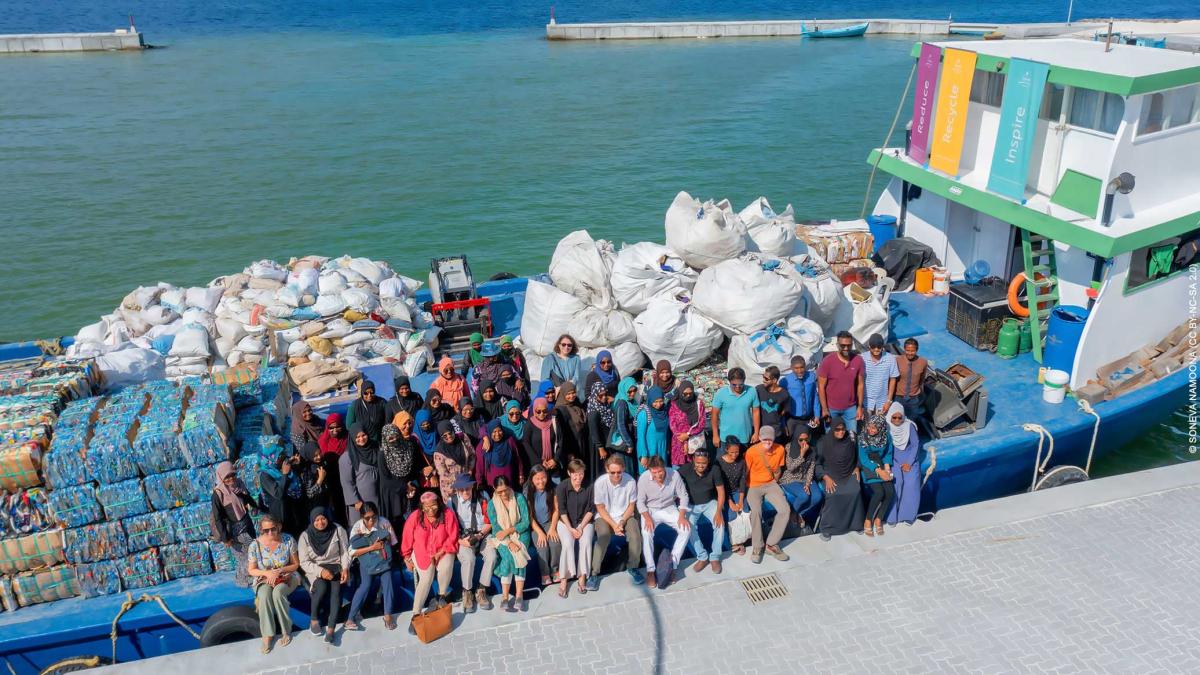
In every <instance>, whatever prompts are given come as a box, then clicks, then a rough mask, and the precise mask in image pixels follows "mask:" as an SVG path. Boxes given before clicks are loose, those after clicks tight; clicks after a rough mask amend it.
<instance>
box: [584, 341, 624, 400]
mask: <svg viewBox="0 0 1200 675" xmlns="http://www.w3.org/2000/svg"><path fill="white" fill-rule="evenodd" d="M620 381H621V373H619V372H617V366H616V364H615V363H614V362H613V357H612V352H610V351H608V350H607V349H602V350H600V351H599V352H598V353H597V354H596V362H595V363H594V364H592V370H591V372H589V373H588V375H587V379H586V380H585V381H584V385H583V387H584V389H585V390H586V391H591V390H592V385H593V384H595V383H597V382H599V383H600V384H603V385H604V388H605V389H608V395H609V396H616V395H617V383H618V382H620Z"/></svg>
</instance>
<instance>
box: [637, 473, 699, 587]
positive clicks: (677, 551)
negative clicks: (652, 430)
mask: <svg viewBox="0 0 1200 675" xmlns="http://www.w3.org/2000/svg"><path fill="white" fill-rule="evenodd" d="M646 468H647V469H649V470H648V471H646V473H643V474H642V475H641V477H640V478H638V485H637V505H638V512H640V513H641V514H642V530H643V531H642V556H643V557H644V558H645V560H646V577H647V583H648V584H649V586H650V588H655V587H657V586H658V580H657V579H656V578H655V575H654V570H655V569H656V567H657V565H656V564H655V561H654V528H655V526H657V525H670V526H671V528H672V529H674V530H675V543H674V545H672V546H671V563H672V565H673V566H678V565H679V560H680V559H681V558H682V557H683V549H684V547H685V546H687V542H688V538H687V531H688V529H690V528H691V523H690V522H688V506H689V504H688V494H687V487H686V486H685V485H684V484H683V479H681V478H680V477H679V474H678V473H676V472H675V470H674V469H668V468H667V467H666V465H665V464H664V463H663V461H662V458H661V457H658V456H657V455H656V456H654V457H651V458H650V461H649V463H648V465H647V467H646ZM672 578H673V577H672Z"/></svg>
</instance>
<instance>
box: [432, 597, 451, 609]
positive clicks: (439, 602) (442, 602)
mask: <svg viewBox="0 0 1200 675" xmlns="http://www.w3.org/2000/svg"><path fill="white" fill-rule="evenodd" d="M447 604H449V603H447V602H446V596H444V595H435V596H434V597H433V602H431V603H429V611H431V612H432V611H433V610H435V609H441V608H443V607H445V606H446V605H447Z"/></svg>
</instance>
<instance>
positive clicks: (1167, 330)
mask: <svg viewBox="0 0 1200 675" xmlns="http://www.w3.org/2000/svg"><path fill="white" fill-rule="evenodd" d="M912 55H913V57H914V58H915V59H917V60H918V65H919V66H921V67H920V68H919V70H920V72H921V76H920V77H917V78H916V95H915V97H914V99H915V100H914V106H913V116H914V123H913V125H912V129H911V131H910V133H909V134H907V136H908V137H907V138H906V140H905V144H904V145H903V146H887V147H880V148H876V149H874V150H871V151H870V152H869V155H868V161H869V163H870V164H871V165H872V167H873V171H878V172H882V173H883V174H885V175H888V176H890V178H889V181H888V184H887V186H886V188H885V189H884V191H883V193H882V195H881V196H880V197H879V199H878V201H877V202H876V204H875V207H874V209H873V214H875V216H877V217H885V218H886V217H890V218H892V219H894V221H895V225H896V228H897V232H896V234H897V235H898V236H899V237H901V238H908V239H911V240H914V241H916V242H919V243H922V244H924V245H926V246H929V247H931V249H932V250H933V251H934V253H935V254H936V256H937V257H938V258H939V259H940V262H941V264H942V266H943V267H944V268H945V271H946V273H947V274H948V276H949V290H950V292H949V294H946V295H926V294H922V293H918V292H915V291H911V290H910V291H905V290H904V289H899V290H897V292H894V293H892V294H891V296H890V300H889V302H888V314H889V318H890V331H889V333H890V334H889V340H890V342H891V343H892V344H893V345H897V344H899V343H901V342H903V341H904V340H906V339H908V338H914V339H917V340H919V341H920V345H921V346H920V350H921V354H922V355H924V356H926V357H927V358H929V359H930V361H931V362H932V364H933V365H934V366H936V367H937V368H938V370H939V371H941V372H944V373H946V374H947V376H948V377H951V378H958V377H961V379H956V380H954V381H953V382H951V383H949V384H948V385H947V386H949V387H951V388H954V387H958V386H961V390H962V391H963V392H965V391H967V390H968V389H969V390H970V391H972V392H974V394H975V397H974V399H973V400H974V401H975V402H976V405H977V407H976V408H975V409H974V410H973V411H972V413H971V414H970V415H969V416H968V417H965V418H961V420H965V421H964V423H963V424H962V425H961V426H958V427H954V428H952V429H943V430H936V429H934V430H929V429H926V430H924V431H925V433H924V434H923V436H926V437H927V440H925V445H924V450H923V452H922V455H921V458H920V464H921V471H922V474H923V475H924V476H925V480H924V483H923V488H922V493H921V510H922V511H923V512H926V513H929V514H934V513H936V511H938V510H939V509H942V508H947V507H951V506H957V505H962V504H968V503H973V502H979V501H983V500H987V499H993V498H997V497H1002V496H1008V495H1012V494H1017V493H1020V492H1025V491H1031V490H1036V489H1045V488H1048V487H1052V486H1054V485H1057V484H1061V483H1063V482H1070V481H1074V480H1085V479H1087V477H1088V474H1089V473H1090V471H1091V465H1092V464H1093V462H1094V460H1095V459H1096V458H1097V457H1101V456H1103V455H1104V454H1105V453H1107V452H1110V451H1112V450H1113V449H1115V448H1118V447H1120V446H1122V445H1124V444H1126V443H1128V442H1130V441H1131V440H1133V439H1134V438H1136V437H1137V436H1139V435H1140V434H1142V433H1144V432H1145V431H1146V430H1148V429H1150V428H1151V427H1153V426H1154V425H1155V424H1157V423H1158V422H1159V421H1160V420H1162V419H1163V418H1165V417H1166V416H1167V415H1169V414H1170V413H1171V412H1172V411H1174V410H1176V409H1178V408H1179V407H1180V406H1182V405H1184V404H1185V402H1186V401H1187V389H1188V375H1187V369H1186V364H1182V365H1181V362H1176V363H1174V365H1172V364H1171V363H1167V362H1166V361H1164V359H1169V358H1170V357H1171V355H1172V354H1173V353H1178V354H1179V357H1180V358H1182V357H1183V352H1182V349H1183V348H1185V346H1186V342H1187V340H1186V339H1185V337H1184V334H1183V333H1180V332H1179V331H1180V328H1181V327H1182V326H1181V323H1182V322H1183V321H1184V319H1185V318H1186V317H1185V312H1184V310H1183V309H1182V304H1181V303H1182V302H1186V300H1181V299H1183V298H1186V297H1187V293H1188V288H1187V284H1188V283H1189V281H1190V280H1189V278H1188V271H1187V266H1186V261H1183V262H1175V259H1174V258H1173V257H1171V256H1164V255H1163V253H1162V252H1163V251H1164V250H1166V249H1167V248H1170V249H1171V250H1172V251H1173V252H1181V250H1182V249H1183V248H1184V247H1183V246H1182V245H1181V244H1183V243H1184V242H1190V241H1196V239H1197V238H1200V192H1198V191H1197V189H1196V187H1195V185H1197V178H1198V177H1200V176H1197V173H1200V169H1197V168H1196V166H1194V163H1192V162H1190V161H1189V159H1190V157H1192V156H1194V155H1195V154H1196V151H1197V150H1200V125H1197V124H1194V123H1192V122H1191V121H1190V119H1189V120H1187V121H1184V120H1183V119H1182V118H1181V119H1179V120H1175V119H1173V118H1171V117H1170V116H1169V115H1168V114H1167V113H1165V112H1164V111H1171V110H1174V109H1176V108H1177V107H1181V106H1179V105H1177V104H1178V103H1179V102H1178V101H1175V100H1174V97H1175V96H1181V95H1184V94H1190V95H1192V96H1196V95H1197V93H1198V92H1200V72H1197V71H1196V70H1195V69H1194V64H1193V62H1192V60H1191V57H1190V56H1189V55H1187V54H1181V53H1175V52H1170V51H1168V50H1161V49H1150V48H1143V47H1136V46H1128V45H1116V46H1114V47H1112V53H1111V54H1110V53H1106V52H1105V50H1104V45H1102V44H1098V43H1093V42H1087V41H1078V40H1037V41H1026V40H1006V41H1000V42H992V41H955V42H945V43H929V44H918V45H916V46H915V47H914V49H913V53H912ZM1031 64H1033V65H1031ZM941 69H946V70H945V72H940V71H941ZM1018 73H1019V77H1020V79H1019V80H1018V79H1016V77H1014V79H1013V80H1012V81H1011V83H1010V82H1009V81H1008V79H1007V77H1008V76H1013V75H1015V74H1018ZM1043 79H1044V85H1043V84H1039V82H1040V81H1041V80H1043ZM939 81H940V82H941V84H942V87H943V88H946V87H952V88H953V89H947V90H946V94H947V96H945V97H942V100H941V102H939V101H938V100H937V99H938V97H937V94H938V83H939ZM972 82H977V83H978V85H979V86H978V89H975V88H973V86H972ZM1018 82H1026V83H1031V85H1032V90H1033V91H1036V92H1040V93H1041V95H1040V96H1039V98H1038V101H1039V102H1038V104H1037V105H1034V104H1033V101H1032V100H1027V101H1026V103H1027V104H1028V105H1026V106H1024V109H1025V110H1040V111H1041V113H1040V114H1039V115H1038V116H1037V119H1031V118H1030V117H1028V116H1026V117H1021V116H1014V115H1012V114H1006V113H1004V112H1003V109H1004V105H1003V104H1004V101H1005V99H1006V98H1007V97H1009V96H1014V97H1016V96H1020V95H1021V94H1014V93H1012V92H1013V91H1019V90H1017V89H1010V84H1012V83H1018ZM947 83H949V84H947ZM1013 86H1015V85H1013ZM968 91H974V92H976V93H974V94H972V95H971V96H970V100H964V99H963V98H962V96H965V94H966V92H968ZM954 92H958V99H957V100H952V98H953V97H952V96H950V95H951V94H954ZM1024 95H1032V92H1026V93H1025V94H1024ZM905 96H907V92H906V94H905ZM1043 101H1044V103H1043ZM1013 102H1014V101H1010V103H1013ZM1022 120H1023V121H1022ZM1021 125H1028V126H1021ZM935 127H936V128H937V129H938V130H939V134H940V135H941V138H939V141H938V143H936V144H934V145H932V146H931V145H929V142H928V138H929V136H930V134H929V132H930V130H931V129H933V128H935ZM997 129H999V130H1000V131H999V133H1001V134H1004V133H1007V134H1008V135H1007V136H1005V137H1004V139H1005V141H1006V142H1005V143H1002V144H1000V145H999V147H1000V152H997V151H996V148H997V134H998V132H997ZM1014 129H1019V130H1022V133H1019V134H1016V135H1014V133H1013V130H1014ZM947 136H948V138H947ZM1014 143H1015V147H1014ZM1010 151H1012V152H1013V153H1014V154H1013V155H1012V157H1013V161H1014V162H1016V163H1018V164H1022V163H1023V164H1024V166H1022V167H1021V168H1022V169H1024V170H1023V171H1022V170H1018V171H1017V172H1016V173H1015V174H1013V175H1015V176H1016V177H1017V181H1016V184H1015V188H1014V186H1013V185H1011V184H1010V185H1007V186H1005V184H1003V183H1002V182H997V181H995V180H993V174H996V175H1000V171H998V170H993V169H994V167H993V165H996V167H999V163H1000V162H1006V161H1007V160H1008V159H1009V152H1010ZM996 157H999V158H1000V159H999V162H997V160H996V159H995V158H996ZM1021 160H1023V162H1022V161H1021ZM1014 195H1015V196H1014ZM977 263H981V264H979V265H977ZM1151 264H1153V266H1154V267H1153V269H1151ZM1163 265H1165V267H1164V266H1163ZM983 266H986V267H987V268H990V270H992V271H993V272H995V273H997V274H999V275H1000V276H1001V277H1002V279H1001V283H1002V285H1003V284H1008V280H1009V279H1010V278H1011V277H1016V276H1017V275H1018V274H1022V275H1024V277H1025V278H1026V281H1024V282H1018V283H1015V284H1009V288H1010V289H1012V288H1013V287H1016V288H1017V290H1018V291H1020V290H1021V288H1022V287H1023V288H1024V291H1025V293H1026V297H1036V299H1037V300H1038V301H1037V302H1035V303H1034V306H1033V307H1032V308H1028V309H1029V311H1031V312H1032V313H1033V314H1034V318H1035V319H1036V320H1034V321H1031V322H1030V323H1029V331H1030V348H1029V350H1028V351H1027V352H1024V353H1016V354H1013V355H1012V358H1001V357H1000V356H998V355H997V354H996V353H993V351H992V348H989V347H988V346H987V345H984V344H981V343H980V342H979V341H978V340H977V339H974V338H972V337H970V336H975V337H977V336H978V335H979V331H978V330H977V328H978V326H974V327H972V330H970V331H967V332H968V333H969V334H970V336H968V337H966V338H964V337H963V335H964V331H963V330H962V328H963V321H964V320H969V319H970V318H971V317H966V318H964V316H963V315H962V311H961V310H962V309H963V306H962V305H961V304H960V303H961V299H962V297H963V296H961V295H958V294H957V292H958V291H962V290H963V289H966V288H967V287H968V286H973V285H976V284H969V283H968V281H967V278H968V277H970V276H972V274H973V273H976V272H977V270H978V269H980V268H981V267H983ZM974 281H975V282H977V283H978V282H979V280H978V279H974ZM529 284H530V279H529V278H512V279H505V280H499V281H489V282H484V283H481V284H479V285H478V287H477V289H476V291H477V294H478V296H479V297H480V298H481V299H486V300H487V301H488V304H489V306H490V321H491V324H492V329H493V335H498V334H513V333H516V332H518V331H519V330H520V327H521V319H522V316H523V312H524V307H525V299H526V289H527V287H528V285H529ZM1010 295H1013V296H1015V297H1012V298H1009V299H1008V300H1007V301H1002V302H1001V303H1000V305H1001V306H1002V311H1003V312H1008V311H1011V309H1003V306H1004V305H1005V302H1008V303H1009V304H1015V305H1017V306H1019V305H1020V302H1021V300H1020V298H1019V293H1015V294H1010ZM416 299H417V301H418V302H420V303H425V302H432V301H434V300H435V298H434V297H433V296H432V295H431V294H430V293H429V291H427V290H422V291H419V292H418V293H417V298H416ZM1026 304H1027V305H1028V303H1026ZM1068 307H1073V308H1077V309H1080V310H1082V312H1083V316H1084V317H1085V318H1084V324H1083V326H1082V329H1081V330H1080V331H1079V332H1078V335H1077V341H1075V342H1071V341H1067V340H1063V339H1062V336H1061V335H1060V334H1059V333H1056V332H1055V328H1054V327H1053V326H1052V325H1051V318H1052V317H1051V316H1050V315H1052V313H1053V310H1055V309H1059V308H1068ZM975 318H977V319H978V318H980V317H975ZM70 344H71V338H63V339H62V340H61V341H58V342H55V343H43V342H37V343H35V342H29V343H20V344H10V345H2V346H0V361H13V360H20V359H29V358H37V357H39V356H41V355H43V353H48V352H53V351H56V350H57V348H59V347H69V346H70ZM1160 352H1161V353H1160ZM1055 359H1057V361H1055ZM1049 366H1056V367H1055V368H1053V370H1058V367H1059V366H1061V367H1064V368H1065V369H1066V371H1065V372H1066V373H1067V374H1066V378H1067V386H1069V388H1070V389H1071V390H1072V391H1073V392H1074V394H1075V396H1076V397H1078V398H1077V399H1068V400H1067V401H1065V402H1062V403H1053V402H1049V401H1047V400H1044V393H1045V392H1046V389H1047V388H1046V386H1045V385H1044V384H1043V383H1042V382H1040V381H1039V379H1040V378H1039V373H1040V372H1042V371H1043V369H1045V368H1047V367H1049ZM382 367H383V368H384V369H385V372H383V373H379V374H380V375H383V377H376V376H374V374H375V373H374V371H371V370H368V369H364V371H363V372H364V374H365V375H367V376H371V377H372V379H373V381H375V382H376V383H377V386H378V387H379V390H378V391H377V393H378V395H380V396H384V397H387V396H390V395H391V382H390V378H387V377H386V373H388V372H390V366H387V365H385V366H382ZM372 368H374V367H372ZM1045 377H1046V381H1047V382H1049V381H1050V378H1051V376H1050V375H1049V374H1046V376H1045ZM432 379H433V374H432V373H427V374H425V375H423V376H422V377H420V378H416V379H414V382H413V386H414V389H416V390H418V391H422V390H424V389H426V388H427V387H428V386H429V384H430V382H431V381H432ZM1098 387H1099V392H1098V393H1099V395H1098V396H1096V395H1094V394H1096V393H1097V388H1098ZM982 391H986V397H982V400H981V397H979V396H978V394H979V393H980V392H982ZM348 400H349V399H348V398H345V397H343V398H340V399H338V398H336V397H335V398H331V399H329V400H327V401H324V402H318V403H315V404H314V405H316V406H317V407H318V408H319V412H323V413H324V412H330V411H336V410H340V409H344V407H345V406H346V405H347V402H348ZM950 402H951V403H953V402H954V401H950ZM938 405H940V403H939V404H938ZM934 408H935V410H934V412H935V416H936V415H937V406H934ZM933 432H937V433H933ZM931 433H932V434H933V435H934V436H935V437H932V438H928V437H929V436H930V435H931ZM395 574H396V580H397V581H398V582H400V585H399V588H400V589H401V593H400V598H401V600H400V603H401V609H402V610H404V609H407V608H408V606H410V605H411V592H412V591H411V589H412V580H411V578H409V577H408V576H407V573H406V572H403V571H397V572H396V573H395ZM141 593H147V594H149V595H151V596H155V597H157V598H161V599H162V600H163V602H164V603H165V605H166V606H167V607H169V608H170V609H171V611H173V612H174V613H175V614H176V615H177V616H178V617H179V619H180V621H181V622H182V623H183V624H186V626H183V625H180V624H179V623H177V622H176V621H175V620H173V619H172V618H171V617H170V616H168V615H167V614H166V613H165V612H164V611H162V609H161V608H160V607H159V606H158V605H157V604H156V602H150V603H142V604H139V605H137V606H135V607H133V608H132V609H129V610H128V612H127V613H124V614H123V616H122V617H121V618H120V620H119V621H115V617H117V615H118V613H121V612H123V611H124V609H125V608H124V607H123V604H124V603H125V597H124V596H123V595H110V596H103V597H98V598H91V599H82V598H73V599H68V600H59V601H56V602H52V603H47V604H43V605H36V606H32V607H25V608H21V609H19V610H17V611H15V612H11V613H6V614H0V658H2V659H3V660H5V661H6V662H7V663H8V664H9V665H10V666H11V667H12V668H13V670H14V671H15V672H16V673H27V672H28V673H33V672H42V671H43V670H46V669H49V672H66V669H65V668H63V669H60V670H55V664H56V663H58V664H62V663H63V661H62V660H63V659H68V661H67V662H66V663H67V664H68V665H70V666H71V667H72V668H74V667H76V666H78V664H80V663H83V664H103V663H106V662H108V661H110V660H112V659H113V658H115V659H116V660H118V661H128V660H133V659H140V658H148V657H153V656H157V655H162V654H169V653H173V652H177V651H183V650H187V649H195V648H198V647H201V646H202V645H205V644H213V643H216V642H221V641H225V640H234V639H245V638H247V637H249V636H250V635H251V634H252V632H253V630H254V627H255V626H256V625H257V623H256V621H254V620H253V618H252V616H253V615H252V611H253V610H252V608H251V607H250V604H249V603H250V597H249V594H248V593H247V592H246V591H244V590H242V589H238V588H236V587H234V585H233V582H232V578H231V575H230V574H228V573H218V574H213V575H210V576H205V577H196V578H191V579H180V580H176V581H170V582H167V583H165V584H162V585H159V586H155V587H153V588H150V589H146V590H142V591H137V592H136V593H135V596H136V595H140V594H141ZM292 602H293V604H292V612H293V615H294V618H295V620H296V622H297V625H300V626H304V625H306V623H305V622H306V620H307V618H306V617H307V610H308V599H307V596H306V595H305V594H304V593H303V591H298V592H297V593H296V594H295V595H294V596H293V598H292ZM114 621H115V624H114ZM114 625H115V626H116V643H115V649H114V647H113V645H112V643H110V637H109V631H110V628H111V627H112V626H114ZM214 627H215V628H214ZM195 635H200V636H202V637H204V638H205V639H204V640H198V639H197V638H196V637H195Z"/></svg>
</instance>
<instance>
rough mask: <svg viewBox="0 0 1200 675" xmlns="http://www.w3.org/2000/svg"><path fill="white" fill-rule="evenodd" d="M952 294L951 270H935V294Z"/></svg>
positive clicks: (937, 268)
mask: <svg viewBox="0 0 1200 675" xmlns="http://www.w3.org/2000/svg"><path fill="white" fill-rule="evenodd" d="M949 292H950V270H947V269H946V268H945V267H935V268H933V293H934V295H946V294H947V293H949Z"/></svg>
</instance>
